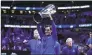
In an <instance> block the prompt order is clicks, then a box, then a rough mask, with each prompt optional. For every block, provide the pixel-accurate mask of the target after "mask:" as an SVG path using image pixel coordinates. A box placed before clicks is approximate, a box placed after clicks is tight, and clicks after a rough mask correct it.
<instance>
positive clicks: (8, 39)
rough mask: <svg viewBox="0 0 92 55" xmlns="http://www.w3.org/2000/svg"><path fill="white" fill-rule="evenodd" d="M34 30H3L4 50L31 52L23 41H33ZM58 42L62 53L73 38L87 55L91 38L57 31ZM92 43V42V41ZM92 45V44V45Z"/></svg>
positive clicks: (66, 30) (84, 33) (65, 31)
mask: <svg viewBox="0 0 92 55" xmlns="http://www.w3.org/2000/svg"><path fill="white" fill-rule="evenodd" d="M33 30H34V29H22V28H2V30H1V38H2V39H1V41H2V46H1V47H2V48H1V49H2V50H19V51H29V46H26V45H25V44H24V43H23V41H25V40H27V41H28V40H31V39H33V37H32V36H33ZM57 32H58V33H57V34H58V35H57V37H58V42H59V43H60V45H61V51H62V49H63V48H64V46H65V41H66V39H67V38H69V37H71V38H72V39H73V41H74V44H75V45H77V46H78V48H79V51H80V52H81V53H83V54H85V53H86V52H87V51H88V50H89V45H87V41H88V39H89V38H90V37H89V36H90V34H89V32H81V33H78V32H74V31H71V30H70V29H63V30H62V29H59V30H58V29H57ZM91 42H92V41H91ZM91 45H92V44H91Z"/></svg>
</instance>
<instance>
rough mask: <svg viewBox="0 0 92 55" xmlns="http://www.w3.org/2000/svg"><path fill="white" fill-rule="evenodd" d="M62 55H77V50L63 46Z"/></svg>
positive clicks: (73, 47)
mask: <svg viewBox="0 0 92 55" xmlns="http://www.w3.org/2000/svg"><path fill="white" fill-rule="evenodd" d="M62 55H79V52H78V48H77V47H76V46H72V47H68V46H65V47H64V48H63V49H62Z"/></svg>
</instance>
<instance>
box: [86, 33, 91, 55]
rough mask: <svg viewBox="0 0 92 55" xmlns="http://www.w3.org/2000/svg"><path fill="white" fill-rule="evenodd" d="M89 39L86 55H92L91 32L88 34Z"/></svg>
mask: <svg viewBox="0 0 92 55" xmlns="http://www.w3.org/2000/svg"><path fill="white" fill-rule="evenodd" d="M89 35H90V38H88V40H87V43H86V45H87V46H88V47H89V49H88V51H87V55H92V32H89Z"/></svg>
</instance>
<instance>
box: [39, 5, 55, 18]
mask: <svg viewBox="0 0 92 55" xmlns="http://www.w3.org/2000/svg"><path fill="white" fill-rule="evenodd" d="M54 13H56V8H55V6H54V5H53V4H49V5H47V6H46V7H45V8H43V9H42V10H41V11H40V12H39V14H40V16H41V17H42V18H46V17H49V14H51V15H52V14H54Z"/></svg>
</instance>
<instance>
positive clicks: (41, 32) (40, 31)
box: [37, 24, 44, 39]
mask: <svg viewBox="0 0 92 55" xmlns="http://www.w3.org/2000/svg"><path fill="white" fill-rule="evenodd" d="M37 30H38V32H39V35H40V37H41V39H42V37H43V36H44V33H43V31H42V26H41V24H37Z"/></svg>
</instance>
